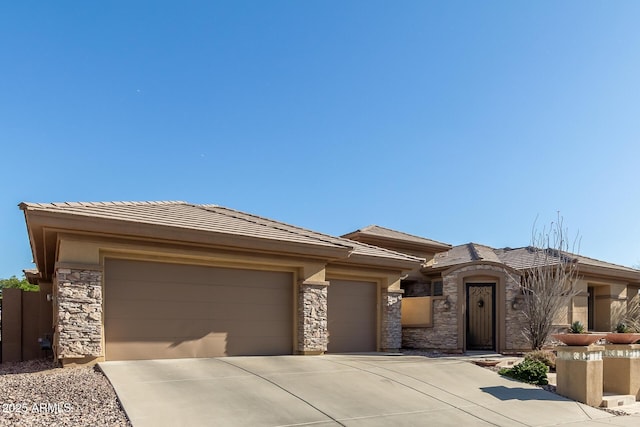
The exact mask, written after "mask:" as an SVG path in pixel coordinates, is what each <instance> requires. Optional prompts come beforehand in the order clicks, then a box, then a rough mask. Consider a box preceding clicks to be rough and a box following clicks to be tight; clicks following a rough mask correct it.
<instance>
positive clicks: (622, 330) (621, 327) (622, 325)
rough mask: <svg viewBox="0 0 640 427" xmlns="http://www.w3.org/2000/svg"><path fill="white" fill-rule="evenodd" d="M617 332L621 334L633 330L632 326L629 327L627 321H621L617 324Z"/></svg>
mask: <svg viewBox="0 0 640 427" xmlns="http://www.w3.org/2000/svg"><path fill="white" fill-rule="evenodd" d="M615 332H617V333H619V334H626V333H629V332H633V331H632V330H631V327H629V326H628V325H627V324H626V323H624V322H620V323H618V324H617V325H616V330H615Z"/></svg>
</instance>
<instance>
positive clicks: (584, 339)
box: [551, 334, 606, 346]
mask: <svg viewBox="0 0 640 427" xmlns="http://www.w3.org/2000/svg"><path fill="white" fill-rule="evenodd" d="M551 336H552V337H553V338H554V339H556V340H558V341H560V342H561V343H563V344H566V345H573V346H587V345H591V344H593V343H595V342H596V341H598V340H601V339H602V338H605V337H606V335H605V334H553V335H551Z"/></svg>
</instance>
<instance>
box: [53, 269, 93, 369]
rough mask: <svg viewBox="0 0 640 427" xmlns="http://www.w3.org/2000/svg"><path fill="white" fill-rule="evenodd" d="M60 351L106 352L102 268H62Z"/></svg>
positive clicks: (63, 354)
mask: <svg viewBox="0 0 640 427" xmlns="http://www.w3.org/2000/svg"><path fill="white" fill-rule="evenodd" d="M56 282H57V300H56V304H57V319H56V320H57V322H56V323H57V324H56V340H55V341H56V354H57V356H58V358H60V359H62V358H83V357H87V356H89V357H91V356H93V357H97V356H102V271H96V270H77V269H67V268H59V269H58V270H57V271H56Z"/></svg>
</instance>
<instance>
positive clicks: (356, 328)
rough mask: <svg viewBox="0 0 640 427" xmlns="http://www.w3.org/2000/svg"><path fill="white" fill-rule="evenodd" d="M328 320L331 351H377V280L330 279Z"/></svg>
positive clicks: (328, 349)
mask: <svg viewBox="0 0 640 427" xmlns="http://www.w3.org/2000/svg"><path fill="white" fill-rule="evenodd" d="M329 282H330V284H329V288H328V295H327V305H328V308H327V320H328V328H329V345H328V346H327V351H328V352H331V353H349V352H361V351H376V347H377V346H376V329H377V328H376V325H377V316H376V305H377V304H376V302H377V300H378V292H377V286H376V283H372V282H359V281H354V280H329Z"/></svg>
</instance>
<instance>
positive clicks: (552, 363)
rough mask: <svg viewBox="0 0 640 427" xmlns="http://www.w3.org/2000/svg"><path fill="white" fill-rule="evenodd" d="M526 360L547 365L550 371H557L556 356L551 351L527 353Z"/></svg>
mask: <svg viewBox="0 0 640 427" xmlns="http://www.w3.org/2000/svg"><path fill="white" fill-rule="evenodd" d="M524 360H537V361H539V362H542V363H544V364H545V365H547V367H548V368H549V370H553V371H554V370H555V369H556V355H555V354H553V352H551V351H546V350H535V351H532V352H530V353H527V354H526V355H525V356H524Z"/></svg>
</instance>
